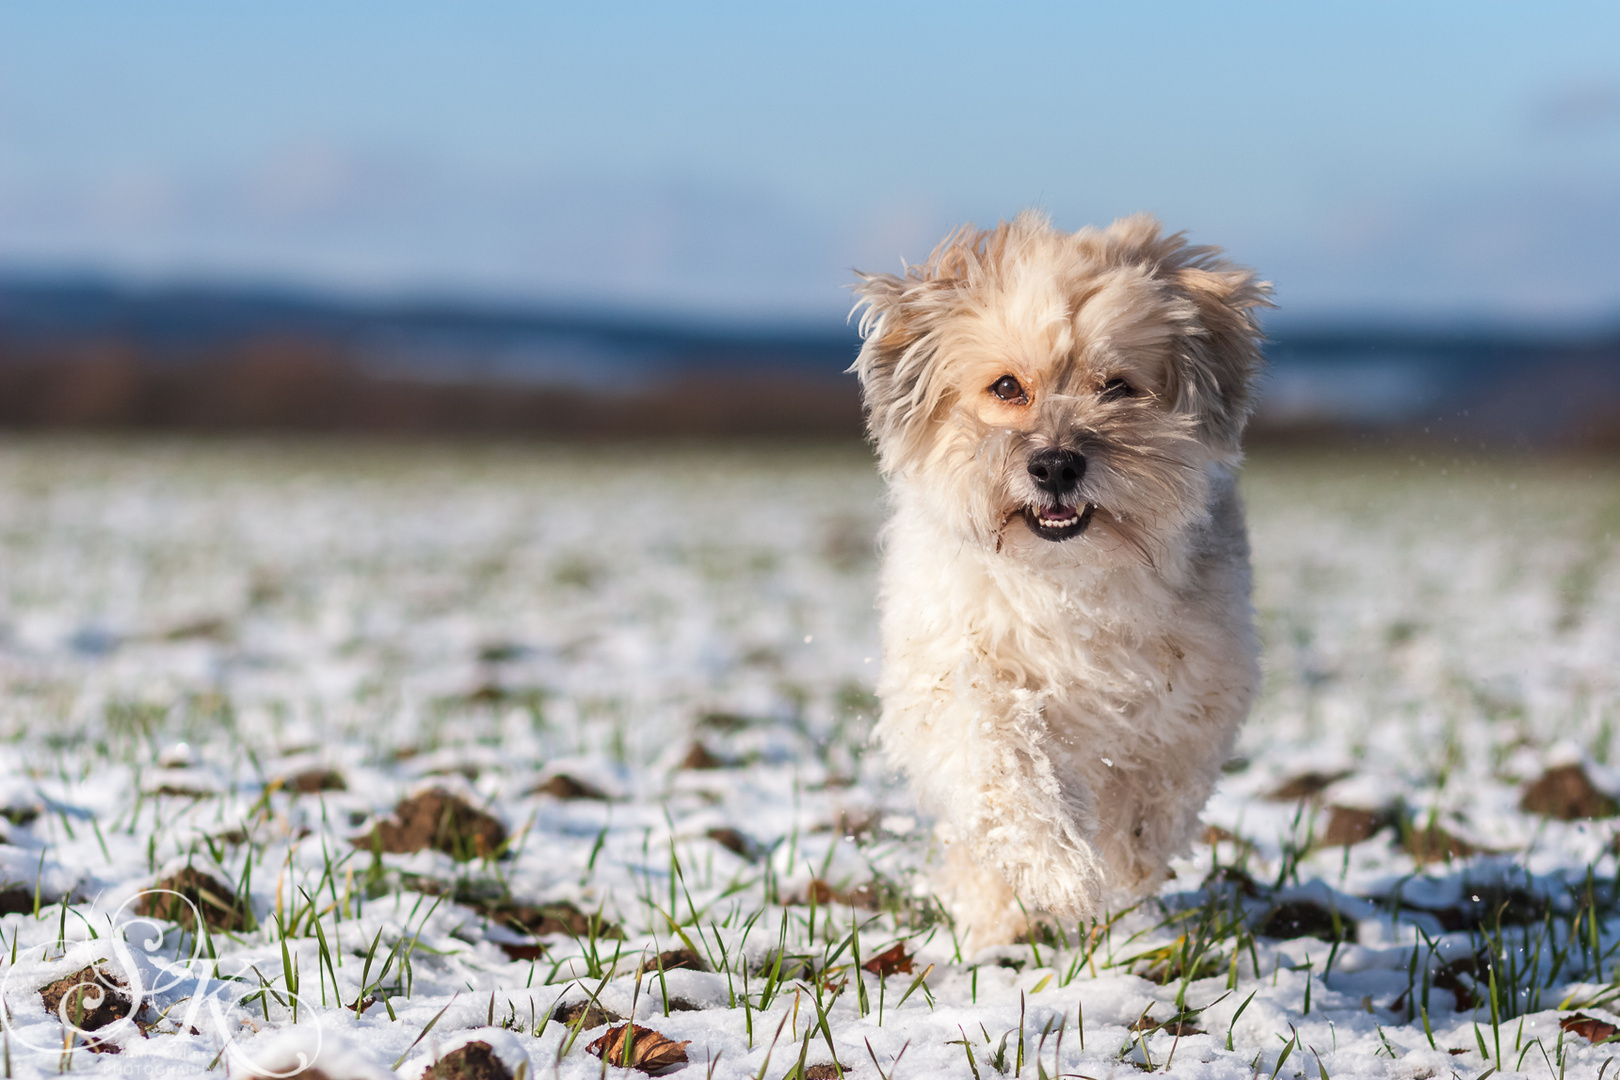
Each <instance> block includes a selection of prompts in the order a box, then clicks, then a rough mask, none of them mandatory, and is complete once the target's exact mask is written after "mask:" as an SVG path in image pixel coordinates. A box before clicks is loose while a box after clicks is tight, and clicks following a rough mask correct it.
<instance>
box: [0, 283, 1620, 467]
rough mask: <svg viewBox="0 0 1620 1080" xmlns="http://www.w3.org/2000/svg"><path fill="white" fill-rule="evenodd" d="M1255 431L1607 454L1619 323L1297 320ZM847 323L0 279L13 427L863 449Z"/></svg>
mask: <svg viewBox="0 0 1620 1080" xmlns="http://www.w3.org/2000/svg"><path fill="white" fill-rule="evenodd" d="M1276 336H1277V340H1276V341H1274V342H1272V343H1271V344H1270V345H1269V346H1268V350H1267V351H1268V357H1269V359H1270V361H1271V368H1270V371H1269V373H1268V377H1267V381H1266V386H1265V395H1264V399H1263V404H1262V407H1261V410H1260V413H1259V415H1258V416H1257V418H1256V423H1255V428H1254V436H1255V438H1256V439H1257V440H1265V439H1272V440H1292V441H1323V440H1330V439H1342V438H1361V439H1367V438H1372V439H1387V438H1396V439H1429V440H1434V439H1443V440H1445V441H1448V442H1449V441H1452V440H1460V441H1465V442H1467V443H1469V444H1475V443H1485V444H1488V445H1499V444H1534V445H1550V446H1610V447H1620V333H1616V334H1612V335H1594V336H1590V337H1587V338H1578V339H1577V338H1568V339H1558V338H1552V337H1538V336H1534V335H1518V336H1514V335H1511V334H1505V333H1501V332H1483V331H1481V332H1470V331H1467V330H1448V331H1444V332H1441V331H1424V330H1413V329H1407V328H1393V329H1392V328H1380V327H1366V326H1360V327H1337V328H1316V329H1310V328H1290V329H1288V330H1287V331H1286V332H1282V331H1280V332H1278V333H1277V335H1276ZM858 346H859V341H858V339H857V337H856V335H855V333H854V331H853V329H851V328H849V327H845V326H839V325H836V324H834V325H831V326H828V327H825V328H810V329H804V328H785V329H783V328H769V327H766V328H740V327H725V326H712V325H702V324H697V323H692V324H681V323H676V322H674V321H668V320H665V321H660V320H655V319H650V318H646V317H639V316H636V315H633V314H625V313H615V312H577V311H573V312H558V311H545V310H538V309H517V308H500V307H493V306H491V307H478V306H474V305H471V304H452V303H448V302H430V301H421V302H396V303H372V304H368V303H358V302H347V301H340V300H335V299H331V298H323V297H316V296H307V295H298V294H292V293H277V292H272V291H267V290H266V291H254V290H234V289H224V288H182V287H172V288H157V289H132V288H122V287H118V286H115V285H110V284H106V283H102V282H93V281H80V282H70V281H54V282H45V281H26V280H10V281H3V280H0V424H3V425H7V426H12V427H44V426H69V427H92V428H147V427H157V428H188V429H200V430H240V429H258V430H274V429H289V430H357V431H379V432H387V431H395V432H444V433H473V434H476V433H489V434H528V435H535V436H540V437H558V438H588V437H593V436H597V437H614V438H619V437H625V436H634V435H644V436H649V437H655V436H656V437H662V436H670V435H685V436H727V435H746V436H785V437H825V436H854V435H856V434H858V432H859V430H860V410H859V404H858V401H857V399H856V390H855V385H854V380H853V379H852V378H851V377H850V376H848V375H846V374H844V371H845V369H846V368H847V367H848V366H849V363H850V361H851V360H853V359H854V356H855V353H856V350H857V348H858Z"/></svg>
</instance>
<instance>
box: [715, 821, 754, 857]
mask: <svg viewBox="0 0 1620 1080" xmlns="http://www.w3.org/2000/svg"><path fill="white" fill-rule="evenodd" d="M703 835H705V836H707V837H708V838H709V839H710V840H713V841H714V842H715V843H717V844H719V845H720V846H721V847H723V848H725V849H726V850H727V851H729V852H731V853H732V854H733V855H741V856H742V857H743V858H745V859H747V860H748V861H749V862H753V861H754V860H755V859H757V858H759V844H758V842H757V841H755V840H754V839H753V838H752V837H750V836H748V835H747V834H746V833H743V832H739V831H738V830H736V829H733V828H729V827H727V828H722V829H710V830H709V831H708V832H706V833H704V834H703Z"/></svg>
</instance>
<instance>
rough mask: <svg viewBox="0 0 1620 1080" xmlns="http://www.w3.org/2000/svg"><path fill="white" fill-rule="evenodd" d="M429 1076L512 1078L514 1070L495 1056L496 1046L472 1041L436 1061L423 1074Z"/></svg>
mask: <svg viewBox="0 0 1620 1080" xmlns="http://www.w3.org/2000/svg"><path fill="white" fill-rule="evenodd" d="M428 1077H432V1078H433V1080H512V1070H511V1069H508V1068H507V1067H506V1062H504V1061H502V1060H501V1059H500V1058H498V1057H496V1056H495V1052H494V1047H492V1046H490V1045H489V1043H487V1042H470V1043H468V1044H467V1045H465V1046H458V1047H456V1048H455V1049H454V1050H452V1051H450V1052H449V1053H448V1054H446V1055H444V1056H443V1057H441V1058H440V1059H439V1060H438V1061H435V1062H434V1063H433V1064H432V1065H431V1066H430V1067H429V1068H428V1070H427V1072H426V1073H424V1074H423V1080H427V1078H428Z"/></svg>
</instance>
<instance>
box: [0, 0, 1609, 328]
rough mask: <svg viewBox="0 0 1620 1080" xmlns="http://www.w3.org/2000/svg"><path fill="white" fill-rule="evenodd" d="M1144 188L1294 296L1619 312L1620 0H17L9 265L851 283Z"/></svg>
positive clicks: (1320, 303) (291, 277)
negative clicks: (968, 231) (1019, 214)
mask: <svg viewBox="0 0 1620 1080" xmlns="http://www.w3.org/2000/svg"><path fill="white" fill-rule="evenodd" d="M1027 205H1040V206H1043V207H1045V208H1046V209H1047V210H1049V211H1050V212H1051V214H1052V215H1053V217H1054V218H1055V219H1056V220H1057V222H1058V223H1059V224H1061V225H1064V226H1067V227H1078V226H1080V225H1083V224H1087V223H1097V222H1105V221H1107V220H1109V219H1111V218H1112V217H1114V216H1116V215H1118V214H1123V213H1130V212H1133V211H1138V210H1148V211H1152V212H1154V213H1157V214H1159V215H1160V216H1161V217H1162V218H1163V219H1164V220H1165V221H1166V222H1167V223H1168V224H1170V225H1171V226H1172V227H1174V228H1184V229H1188V230H1190V231H1191V232H1192V234H1193V235H1194V237H1195V238H1196V239H1197V240H1199V241H1203V242H1211V243H1218V244H1222V245H1223V246H1226V247H1227V248H1229V249H1230V250H1232V251H1233V252H1234V253H1235V254H1236V255H1237V256H1239V257H1240V258H1242V259H1244V260H1246V261H1248V262H1251V263H1253V264H1254V265H1257V266H1258V267H1259V268H1260V269H1261V270H1262V271H1263V272H1264V273H1265V274H1266V275H1267V276H1268V277H1270V278H1272V279H1273V280H1275V281H1276V283H1277V289H1278V297H1279V299H1280V301H1281V302H1282V304H1283V305H1284V307H1283V315H1282V316H1281V317H1284V318H1289V317H1291V318H1297V319H1323V318H1327V319H1338V320H1344V319H1354V318H1362V317H1373V318H1379V319H1389V318H1394V319H1414V320H1420V321H1458V320H1464V321H1466V320H1477V319H1481V318H1484V319H1491V320H1498V321H1528V322H1542V323H1558V324H1562V325H1573V324H1591V323H1593V322H1600V321H1612V320H1614V319H1620V5H1616V4H1613V3H1607V4H1558V3H1537V4H1492V3H1478V2H1473V3H1445V4H1442V3H1415V4H1414V3H1399V4H1394V3H1391V4H1385V3H1356V4H1353V5H1352V4H1315V3H1313V4H1303V3H1289V4H1282V3H1277V4H1272V3H1238V4H1225V3H1221V4H1216V3H1186V4H1183V3H1133V4H1107V5H1104V4H1078V3H1064V4H1034V3H1030V4H989V3H983V4H953V3H929V4H923V3H841V2H833V0H817V2H814V3H802V4H792V5H789V4H780V3H773V4H767V3H755V4H705V3H678V4H670V3H661V4H616V3H590V4H583V3H581V4H577V5H569V6H560V5H546V4H537V3H525V4H513V3H502V2H495V0H483V2H476V3H473V2H454V3H452V2H443V3H416V2H411V0H403V2H402V0H390V2H387V3H382V2H377V3H371V2H358V0H356V2H345V3H337V4H334V3H330V2H322V3H311V2H302V0H292V2H278V3H273V4H272V3H243V2H231V0H210V2H205V3H204V2H198V3H163V2H144V3H141V4H138V5H137V4H127V3H90V2H75V3H63V2H61V0H36V2H12V3H8V4H6V5H4V6H0V269H5V270H8V271H12V272H28V273H35V272H47V273H59V272H82V271H89V272H93V273H105V274H110V275H114V276H117V277H121V278H128V279H132V280H139V281H167V280H177V279H180V280H197V279H225V280H231V281H245V282H254V283H272V284H284V285H293V286H297V287H313V288H334V289H338V290H342V291H345V292H350V293H356V294H361V295H399V294H420V293H434V294H444V293H448V294H454V295H463V296H472V297H482V298H489V299H493V300H513V299H515V300H525V301H541V302H546V303H555V304H564V305H567V304H588V305H592V306H608V307H635V308H650V309H657V310H663V311H670V312H677V313H681V314H685V315H690V316H693V317H699V318H723V319H740V320H749V321H770V320H783V319H788V320H817V321H820V320H827V319H831V318H836V317H839V316H841V315H842V313H843V311H844V310H845V308H846V307H847V302H848V301H847V294H846V293H844V292H842V291H841V289H840V286H841V285H842V284H843V283H844V282H846V281H847V280H848V278H849V268H850V267H852V266H860V267H862V268H875V269H895V268H898V267H899V265H900V262H901V260H902V259H903V258H905V259H911V260H917V259H920V258H922V257H923V256H924V255H926V254H927V251H928V249H929V247H930V246H931V245H932V243H933V242H934V241H935V240H936V239H938V237H939V236H940V235H941V234H942V233H943V232H944V231H945V230H946V229H948V228H949V227H950V226H952V225H954V224H956V223H957V222H960V221H969V220H971V221H978V222H981V223H989V222H992V221H994V220H995V219H996V218H997V217H1001V216H1009V215H1011V214H1013V213H1015V212H1016V211H1017V210H1019V209H1020V208H1022V207H1024V206H1027Z"/></svg>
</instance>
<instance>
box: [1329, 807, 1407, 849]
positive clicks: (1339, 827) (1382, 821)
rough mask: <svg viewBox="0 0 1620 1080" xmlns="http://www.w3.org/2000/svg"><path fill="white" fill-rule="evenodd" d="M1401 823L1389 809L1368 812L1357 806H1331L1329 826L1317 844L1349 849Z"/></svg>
mask: <svg viewBox="0 0 1620 1080" xmlns="http://www.w3.org/2000/svg"><path fill="white" fill-rule="evenodd" d="M1399 821H1400V817H1399V814H1398V813H1397V812H1396V811H1395V810H1394V809H1392V808H1388V807H1386V808H1384V809H1380V810H1367V809H1363V808H1361V807H1356V806H1330V807H1328V819H1327V825H1326V826H1324V827H1323V829H1322V835H1320V836H1318V837H1317V838H1316V842H1317V844H1318V845H1320V846H1322V847H1349V846H1350V845H1351V844H1359V843H1361V842H1362V841H1363V840H1370V839H1372V838H1373V837H1374V836H1375V835H1377V834H1378V833H1379V832H1381V831H1383V830H1384V829H1387V828H1389V827H1391V826H1392V825H1396V824H1398V823H1399Z"/></svg>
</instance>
